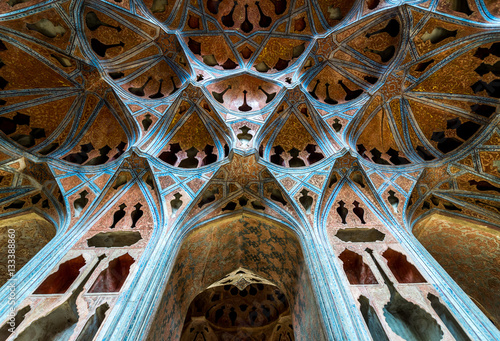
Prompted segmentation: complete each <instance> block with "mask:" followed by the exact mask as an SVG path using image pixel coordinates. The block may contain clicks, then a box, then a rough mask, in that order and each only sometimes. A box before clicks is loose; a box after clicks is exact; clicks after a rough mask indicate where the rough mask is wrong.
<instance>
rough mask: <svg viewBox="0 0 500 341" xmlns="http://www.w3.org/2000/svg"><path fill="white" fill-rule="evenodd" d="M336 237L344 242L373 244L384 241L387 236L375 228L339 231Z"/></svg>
mask: <svg viewBox="0 0 500 341" xmlns="http://www.w3.org/2000/svg"><path fill="white" fill-rule="evenodd" d="M335 237H337V238H339V239H340V240H342V241H344V242H354V243H371V242H377V241H382V240H384V238H385V234H383V233H382V232H380V231H379V230H377V229H374V228H371V229H367V228H362V227H356V228H345V229H341V230H338V231H337V234H336V235H335Z"/></svg>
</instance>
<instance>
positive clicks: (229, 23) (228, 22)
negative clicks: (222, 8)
mask: <svg viewBox="0 0 500 341" xmlns="http://www.w3.org/2000/svg"><path fill="white" fill-rule="evenodd" d="M236 5H238V2H237V1H235V2H233V8H231V11H229V13H228V14H226V15H224V16H222V18H221V21H222V23H223V24H224V25H225V26H226V27H233V26H234V19H233V14H234V10H235V8H236Z"/></svg>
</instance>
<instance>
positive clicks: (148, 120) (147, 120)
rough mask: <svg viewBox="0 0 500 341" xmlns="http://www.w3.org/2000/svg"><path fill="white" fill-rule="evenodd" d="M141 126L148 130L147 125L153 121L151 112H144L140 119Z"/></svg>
mask: <svg viewBox="0 0 500 341" xmlns="http://www.w3.org/2000/svg"><path fill="white" fill-rule="evenodd" d="M141 123H142V127H143V128H144V131H148V129H149V127H150V126H151V124H152V123H153V120H152V119H151V114H149V113H148V114H146V116H145V117H144V118H143V119H142V122H141Z"/></svg>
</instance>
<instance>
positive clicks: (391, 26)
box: [366, 19, 400, 38]
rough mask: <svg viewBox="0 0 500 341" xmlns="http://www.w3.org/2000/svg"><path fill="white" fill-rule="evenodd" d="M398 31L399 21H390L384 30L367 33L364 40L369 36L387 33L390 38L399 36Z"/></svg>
mask: <svg viewBox="0 0 500 341" xmlns="http://www.w3.org/2000/svg"><path fill="white" fill-rule="evenodd" d="M399 29H400V27H399V21H397V20H396V19H391V20H389V22H388V23H387V25H385V27H384V28H381V29H380V30H377V31H375V32H371V33H367V34H366V38H370V37H371V36H374V35H376V34H381V33H387V34H389V35H390V36H391V37H396V36H397V35H398V34H399Z"/></svg>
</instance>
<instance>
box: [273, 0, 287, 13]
mask: <svg viewBox="0 0 500 341" xmlns="http://www.w3.org/2000/svg"><path fill="white" fill-rule="evenodd" d="M271 2H272V3H273V5H274V13H276V15H280V14H283V13H285V11H286V0H271Z"/></svg>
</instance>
